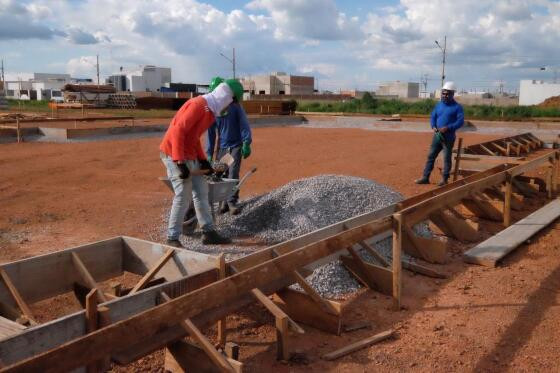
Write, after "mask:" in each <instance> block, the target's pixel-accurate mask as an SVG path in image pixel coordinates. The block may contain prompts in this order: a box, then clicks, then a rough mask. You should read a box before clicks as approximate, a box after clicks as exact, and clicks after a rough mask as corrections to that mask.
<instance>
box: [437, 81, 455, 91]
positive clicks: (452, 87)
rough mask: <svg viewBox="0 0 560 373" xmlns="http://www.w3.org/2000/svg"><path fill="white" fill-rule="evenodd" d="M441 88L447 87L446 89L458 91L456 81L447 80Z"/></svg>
mask: <svg viewBox="0 0 560 373" xmlns="http://www.w3.org/2000/svg"><path fill="white" fill-rule="evenodd" d="M441 89H445V90H446V91H456V90H457V87H456V86H455V83H454V82H445V84H444V85H443V87H442V88H441Z"/></svg>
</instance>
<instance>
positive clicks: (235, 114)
mask: <svg viewBox="0 0 560 373" xmlns="http://www.w3.org/2000/svg"><path fill="white" fill-rule="evenodd" d="M222 81H223V79H222V78H220V77H215V78H213V79H212V81H211V82H210V86H209V90H210V91H212V90H213V89H214V88H215V87H216V86H218V85H219V84H220V83H221V82H222ZM216 130H218V136H219V144H218V160H219V159H221V158H222V157H223V156H224V155H225V154H227V153H229V154H230V155H231V156H232V157H233V159H234V162H233V164H232V165H231V166H230V167H229V170H228V177H229V178H230V179H239V170H240V168H241V158H247V157H249V156H250V155H251V141H252V139H251V128H250V127H249V121H248V120H247V115H246V114H245V111H244V110H243V107H241V105H240V104H239V102H238V101H237V100H236V99H235V98H234V100H233V103H232V104H231V105H230V106H229V107H228V109H227V113H225V114H224V115H223V116H219V117H217V118H216V122H214V124H212V126H210V128H209V129H208V145H207V149H206V155H207V156H208V160H209V161H211V160H212V157H213V155H214V144H215V142H216ZM238 200H239V191H237V192H236V193H235V194H234V195H233V196H231V197H230V199H229V200H228V201H227V203H225V204H223V205H222V207H221V209H220V212H221V213H225V212H227V211H228V210H229V212H230V213H231V214H232V215H237V214H239V211H240V210H239V207H238V205H237V201H238Z"/></svg>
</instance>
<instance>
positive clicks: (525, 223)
mask: <svg viewBox="0 0 560 373" xmlns="http://www.w3.org/2000/svg"><path fill="white" fill-rule="evenodd" d="M559 216H560V199H557V200H554V201H553V202H550V203H549V204H548V205H546V206H544V207H543V208H541V209H539V210H537V211H535V212H534V213H532V214H531V215H529V216H527V217H526V218H524V219H522V220H520V221H518V222H517V223H515V224H513V225H511V226H509V227H508V228H506V229H504V230H503V231H501V232H500V233H498V234H497V235H495V236H493V237H491V238H489V239H487V240H486V241H484V242H481V243H480V244H478V245H477V246H476V247H474V248H472V249H470V250H469V251H467V252H465V254H464V256H463V258H464V260H465V261H466V262H467V263H473V264H481V265H485V266H490V267H494V266H496V264H497V263H498V261H500V260H501V259H502V258H503V257H505V256H506V255H507V254H508V253H510V252H511V251H513V250H515V248H517V247H518V246H519V245H521V244H522V243H523V242H525V241H526V240H527V239H529V238H530V237H531V236H533V235H534V234H536V233H537V232H539V231H540V230H541V229H543V228H544V227H546V226H547V225H549V224H550V223H551V222H553V221H554V220H555V219H556V218H558V217H559Z"/></svg>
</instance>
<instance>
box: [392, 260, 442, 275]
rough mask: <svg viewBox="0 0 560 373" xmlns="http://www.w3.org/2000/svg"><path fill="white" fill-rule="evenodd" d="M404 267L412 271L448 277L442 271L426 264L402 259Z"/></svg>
mask: <svg viewBox="0 0 560 373" xmlns="http://www.w3.org/2000/svg"><path fill="white" fill-rule="evenodd" d="M402 267H403V268H404V269H407V270H409V271H411V272H415V273H419V274H421V275H424V276H428V277H433V278H447V276H446V275H444V274H443V273H441V272H438V271H436V270H434V269H431V268H428V267H426V266H423V265H420V264H418V263H413V262H409V261H408V260H403V261H402Z"/></svg>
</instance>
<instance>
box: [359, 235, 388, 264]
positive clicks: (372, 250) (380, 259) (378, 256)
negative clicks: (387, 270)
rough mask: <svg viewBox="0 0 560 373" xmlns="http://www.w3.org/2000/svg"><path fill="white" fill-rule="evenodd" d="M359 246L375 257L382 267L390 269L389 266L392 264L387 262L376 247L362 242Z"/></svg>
mask: <svg viewBox="0 0 560 373" xmlns="http://www.w3.org/2000/svg"><path fill="white" fill-rule="evenodd" d="M359 245H360V246H362V247H363V248H364V249H365V250H366V251H367V252H368V253H369V254H370V255H371V256H373V257H374V258H375V260H377V261H378V262H379V263H381V265H382V266H384V267H389V265H390V264H391V263H389V262H388V261H387V259H385V257H384V256H383V255H381V254H379V253H378V252H377V250H375V247H373V246H372V245H370V244H368V243H367V242H366V241H361V242H360V243H359Z"/></svg>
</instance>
